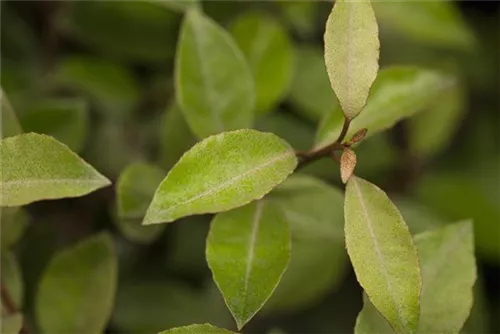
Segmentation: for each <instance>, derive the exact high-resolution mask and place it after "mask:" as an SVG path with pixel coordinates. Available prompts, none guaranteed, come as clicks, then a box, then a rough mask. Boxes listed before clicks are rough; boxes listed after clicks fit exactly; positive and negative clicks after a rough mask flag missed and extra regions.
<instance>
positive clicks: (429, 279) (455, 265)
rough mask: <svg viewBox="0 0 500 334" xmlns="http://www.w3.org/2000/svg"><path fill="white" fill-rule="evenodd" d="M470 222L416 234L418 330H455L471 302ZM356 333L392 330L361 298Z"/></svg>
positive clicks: (459, 328) (460, 326) (474, 278)
mask: <svg viewBox="0 0 500 334" xmlns="http://www.w3.org/2000/svg"><path fill="white" fill-rule="evenodd" d="M473 239H474V237H473V232H472V223H471V222H470V221H464V222H460V223H456V224H452V225H449V226H446V227H443V228H440V229H436V230H433V231H428V232H424V233H421V234H418V235H417V236H415V243H416V245H417V248H418V253H419V259H420V266H421V270H422V283H423V284H422V291H421V299H420V303H421V306H420V307H421V311H420V320H419V325H418V333H422V334H426V333H458V332H459V331H460V330H461V328H462V327H463V325H464V323H465V321H466V320H467V318H468V316H469V313H470V311H471V307H472V304H473V286H474V283H475V281H476V263H475V258H474V245H473V243H474V240H473ZM355 333H357V334H361V333H366V334H368V333H387V334H390V333H394V331H393V330H392V328H391V327H390V325H389V323H388V322H387V320H385V319H384V317H383V316H382V315H381V314H380V313H379V312H378V311H377V309H376V308H375V307H374V306H373V304H372V303H371V302H370V301H369V300H368V298H365V299H364V307H363V310H362V311H361V313H360V314H359V315H358V319H357V321H356V329H355Z"/></svg>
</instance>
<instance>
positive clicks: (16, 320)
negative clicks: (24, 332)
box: [1, 313, 23, 334]
mask: <svg viewBox="0 0 500 334" xmlns="http://www.w3.org/2000/svg"><path fill="white" fill-rule="evenodd" d="M1 324H2V327H1V332H2V334H19V333H20V332H21V328H22V327H23V315H22V314H21V313H15V314H11V315H8V316H6V315H3V314H2V321H1Z"/></svg>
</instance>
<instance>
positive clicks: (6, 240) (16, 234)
mask: <svg viewBox="0 0 500 334" xmlns="http://www.w3.org/2000/svg"><path fill="white" fill-rule="evenodd" d="M0 213H1V217H0V222H1V224H0V228H1V233H0V237H1V242H0V245H1V247H2V250H4V249H8V248H9V247H12V246H14V245H15V244H16V243H17V242H18V241H19V239H20V238H21V237H22V236H23V234H24V231H25V230H26V228H27V227H28V225H29V216H28V214H27V213H26V211H24V210H23V209H21V208H19V207H3V208H0Z"/></svg>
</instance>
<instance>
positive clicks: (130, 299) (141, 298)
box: [111, 277, 231, 333]
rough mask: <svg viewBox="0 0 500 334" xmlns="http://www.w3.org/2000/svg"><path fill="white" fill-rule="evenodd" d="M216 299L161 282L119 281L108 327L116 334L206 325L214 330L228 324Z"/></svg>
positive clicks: (228, 318)
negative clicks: (113, 329)
mask: <svg viewBox="0 0 500 334" xmlns="http://www.w3.org/2000/svg"><path fill="white" fill-rule="evenodd" d="M216 297H218V298H217V299H214V298H212V296H210V295H209V294H208V293H206V291H199V290H195V289H192V288H190V287H189V286H187V285H186V284H181V283H179V282H176V281H172V280H168V279H167V280H165V279H164V278H162V279H161V280H159V279H156V280H155V279H153V280H152V279H150V278H147V279H145V277H141V279H134V280H130V281H125V282H123V281H122V282H120V284H119V287H118V291H117V296H116V303H115V304H116V305H115V310H114V312H113V318H112V322H111V323H112V326H113V328H117V330H118V331H119V332H120V333H156V332H159V331H161V330H163V329H165V328H172V327H176V326H183V325H186V324H191V323H200V322H206V321H211V322H213V323H214V324H216V325H218V326H225V325H229V324H231V316H230V315H229V312H228V311H227V309H226V307H225V305H224V302H223V301H222V297H220V295H219V296H216Z"/></svg>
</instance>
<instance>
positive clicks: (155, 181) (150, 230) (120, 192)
mask: <svg viewBox="0 0 500 334" xmlns="http://www.w3.org/2000/svg"><path fill="white" fill-rule="evenodd" d="M165 174H166V173H165V172H164V171H163V170H162V169H161V168H159V167H157V166H155V165H150V164H147V163H143V162H137V163H133V164H131V165H129V166H127V168H125V169H124V170H123V172H122V173H121V174H120V176H119V178H118V181H117V183H116V195H117V196H116V202H117V215H118V217H117V219H116V223H117V226H118V228H119V229H120V230H121V232H122V233H123V234H124V235H125V236H126V237H127V238H129V239H130V240H133V241H136V242H145V243H148V242H150V241H152V240H154V239H155V238H157V237H158V236H159V235H160V233H161V232H162V231H163V228H164V226H162V225H156V226H144V225H141V221H142V219H143V218H144V215H145V213H146V210H147V209H148V206H149V203H151V200H152V199H153V195H154V192H155V190H156V188H157V187H158V185H159V184H160V183H161V181H162V180H163V178H164V177H165Z"/></svg>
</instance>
